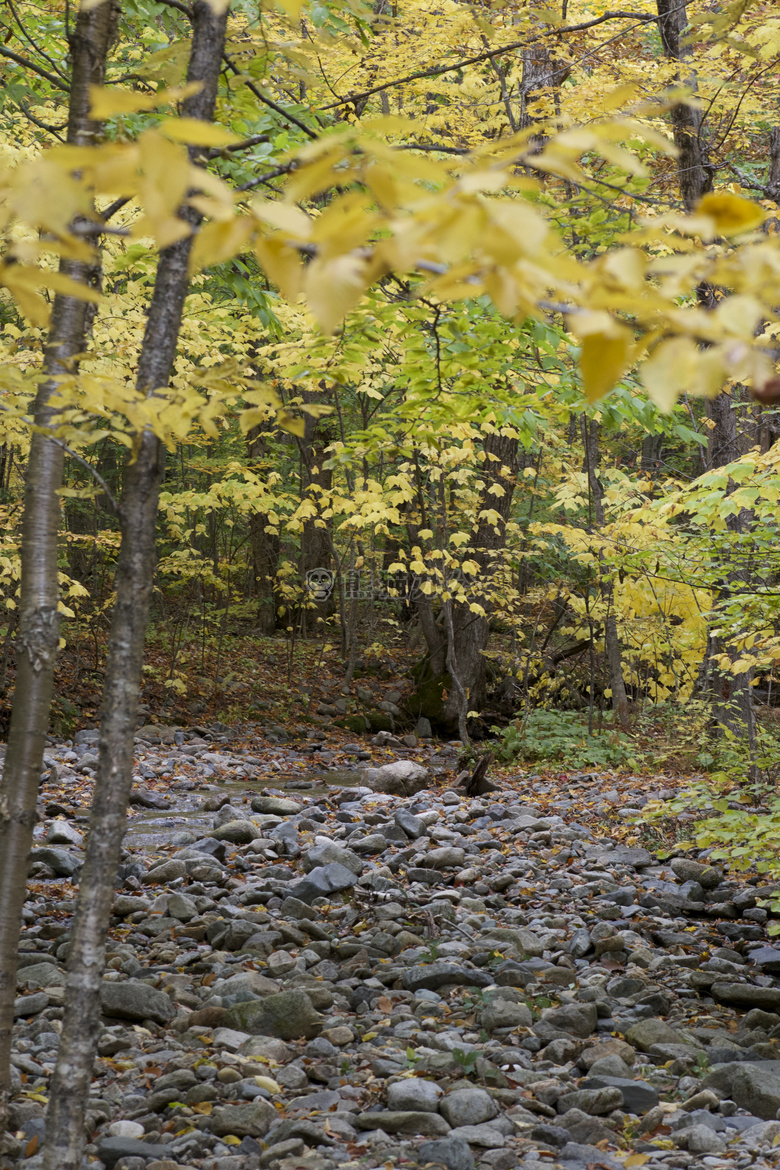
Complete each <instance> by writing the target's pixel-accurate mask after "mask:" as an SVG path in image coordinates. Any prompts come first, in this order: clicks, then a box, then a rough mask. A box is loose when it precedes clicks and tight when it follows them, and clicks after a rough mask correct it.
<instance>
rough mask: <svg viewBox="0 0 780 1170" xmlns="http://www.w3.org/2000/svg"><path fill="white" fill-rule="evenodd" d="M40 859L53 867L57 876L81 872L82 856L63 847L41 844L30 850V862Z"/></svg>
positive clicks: (70, 875)
mask: <svg viewBox="0 0 780 1170" xmlns="http://www.w3.org/2000/svg"><path fill="white" fill-rule="evenodd" d="M35 861H42V862H43V864H44V865H48V867H49V869H53V870H54V872H55V873H56V875H57V877H66V878H72V877H75V876H76V875H77V874H78V873H80V872H81V867H82V865H83V864H84V858H83V857H80V856H78V855H77V854H75V853H68V852H67V850H65V849H52V848H51V847H50V846H47V845H43V846H40V847H38V848H36V849H31V850H30V863H31V864H32V862H35Z"/></svg>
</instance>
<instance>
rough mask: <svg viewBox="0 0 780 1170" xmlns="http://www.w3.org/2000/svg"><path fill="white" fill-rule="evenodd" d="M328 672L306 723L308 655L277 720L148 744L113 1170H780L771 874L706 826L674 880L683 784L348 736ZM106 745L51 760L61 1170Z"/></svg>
mask: <svg viewBox="0 0 780 1170" xmlns="http://www.w3.org/2000/svg"><path fill="white" fill-rule="evenodd" d="M323 659H324V660H326V662H327V653H326V654H325V655H321V656H320V662H319V664H317V662H316V659H315V660H314V661H313V662H312V663H311V667H310V669H311V672H312V673H311V685H312V687H313V688H315V687H316V688H319V689H318V690H316V691H313V693H309V694H307V695H306V696H303V702H302V703H301V701H300V700H301V696H299V695H298V694H297V693H294V694H293V697H290V696H291V688H290V686H289V684H288V683H287V680H286V679H285V677H284V672H283V671H281V670H279V668H278V663H277V669H276V678H275V682H272V680H271V678H270V677H269V679H268V680H267V681H266V680H265V679H262V678H258V680H257V682H256V684H255V685H256V687H257V694H256V700H257V702H258V706H257V708H256V709H257V714H258V715H259V717H260V718H259V719H257V720H256V721H252V722H247V721H242V722H236V723H233V724H232V725H230V726H229V725H228V724H227V722H224V721H223V720H222V719H217V720H214V714H213V712H214V708H209V709H207V710H206V711H202V712H189V718H188V719H187V720H186V721H185V720H181V721H177V720H175V719H174V718H173V717H172V712H171V711H170V708H169V709H168V712H167V713H165V712H158V713H157V715H158V718H157V720H156V721H155V722H154V723H150V724H148V725H147V726H145V727H143V728H141V729H140V730H139V733H138V735H137V737H136V760H135V784H134V791H133V807H132V814H131V817H130V821H129V826H128V834H127V838H126V843H125V844H126V849H125V855H124V858H123V864H122V869H121V872H120V884H119V888H118V891H117V895H116V900H115V904H114V918H113V922H112V929H111V937H110V941H109V950H108V969H107V973H106V978H105V982H104V991H103V1011H104V1028H103V1033H102V1036H101V1040H100V1046H99V1053H100V1056H99V1059H98V1062H97V1066H96V1069H95V1078H94V1083H93V1094H92V1097H91V1099H90V1104H89V1114H88V1128H89V1138H90V1144H89V1146H88V1152H87V1157H88V1160H89V1164H91V1165H93V1166H94V1167H95V1170H98V1167H99V1166H100V1165H101V1164H102V1165H103V1166H105V1167H108V1168H109V1170H114V1168H116V1170H143V1168H147V1170H177V1168H180V1170H186V1168H195V1167H198V1168H207V1170H258V1168H259V1167H266V1166H268V1167H272V1168H274V1170H275V1168H277V1167H278V1168H279V1170H336V1167H339V1168H343V1167H346V1168H347V1170H362V1168H366V1170H369V1168H371V1167H375V1168H379V1167H384V1168H386V1170H390V1168H392V1167H395V1166H410V1167H414V1166H416V1165H421V1166H424V1165H432V1166H436V1167H441V1166H444V1167H447V1168H448V1170H471V1168H472V1167H479V1170H512V1168H513V1167H516V1166H518V1167H523V1168H524V1170H553V1168H558V1167H563V1168H564V1170H603V1168H609V1170H618V1168H619V1167H626V1170H632V1168H633V1167H638V1166H642V1165H645V1166H647V1167H648V1170H663V1168H665V1167H678V1166H679V1167H694V1168H696V1170H698V1168H699V1167H702V1168H703V1167H707V1168H709V1170H720V1168H721V1167H723V1168H725V1167H739V1168H742V1167H745V1168H747V1167H749V1166H758V1167H763V1166H769V1165H776V1164H777V1162H778V1160H779V1159H780V1149H778V1148H777V1146H776V1144H775V1143H777V1141H778V1137H780V1122H777V1121H775V1120H774V1118H775V1116H776V1113H777V1111H778V1109H779V1108H780V1043H778V1039H777V1037H780V979H779V978H776V976H777V975H778V974H780V951H778V950H775V949H774V948H773V947H771V946H769V945H767V938H766V924H767V911H766V910H765V909H763V908H762V907H761V906H758V905H757V901H759V900H760V899H761V895H762V892H764V891H762V890H761V888H760V887H759V886H758V879H750V880H745V879H744V878H739V877H734V876H733V875H730V874H728V873H725V872H723V871H721V870H719V869H718V868H717V867H715V866H712V865H710V864H709V863H708V860H707V858H700V857H699V856H698V854H696V853H690V852H684V851H683V850H682V849H681V848H680V847H679V846H675V844H674V838H675V833H674V830H672V831H671V833H670V834H669V836H668V839H667V840H666V842H665V844H666V846H667V849H666V851H665V853H666V856H665V859H664V860H660V859H659V858H658V856H657V855H656V854H655V853H654V852H651V851H649V850H648V849H647V848H645V847H644V846H645V845H654V844H659V843H661V842H659V841H657V840H656V841H651V840H650V839H648V838H647V836H646V835H643V834H645V833H646V830H644V829H643V828H642V827H641V825H639V824H638V823H637V816H638V812H639V808H640V806H641V804H642V802H643V801H645V800H646V799H647V798H649V797H652V796H656V795H670V794H671V793H673V792H674V791H675V790H676V788H677V787H678V785H679V784H680V783H681V779H680V777H679V776H677V775H676V774H675V773H674V772H673V771H669V772H667V771H662V770H661V767H660V766H659V767H657V768H656V769H652V768H650V767H646V768H642V769H641V770H638V771H634V772H630V771H628V770H626V769H624V770H622V771H615V770H609V769H603V768H599V769H593V768H588V769H587V770H586V769H581V770H579V771H578V770H576V769H575V768H572V767H565V766H563V765H559V766H549V765H548V766H545V767H542V766H540V765H537V766H535V767H528V766H519V765H516V764H511V763H507V764H505V765H502V766H501V767H497V768H494V769H493V770H492V771H491V772H490V777H491V779H492V780H493V781H494V782H495V783H496V785H497V788H496V790H495V791H492V792H490V793H488V794H487V795H485V796H484V797H481V798H475V799H470V798H468V797H466V796H465V795H464V793H463V790H462V789H460V788H456V787H455V786H454V779H455V776H456V773H457V772H458V770H459V757H460V746H459V745H458V744H457V743H440V742H436V741H425V740H421V741H416V742H414V743H411V741H408V742H404V741H401V740H398V739H396V738H395V737H393V736H388V735H387V734H386V733H385V734H380V735H379V736H376V737H373V739H370V738H368V737H362V738H356V737H355V736H349V734H348V733H346V732H344V731H343V730H342V729H339V728H337V727H335V726H334V723H333V720H332V718H331V717H330V716H317V714H316V707H317V705H318V703H319V702H320V701H323V700H325V699H328V698H330V699H332V698H333V697H334V695H335V694H338V693H339V692H338V689H337V687H336V684H337V682H338V672H337V670H336V663H335V659H334V660H333V663H334V665H333V669H332V670H331V669H330V667H327V665H326V667H323ZM262 661H263V663H264V664H265V663H267V662H268V655H267V653H266V654H264V656H263V660H262ZM263 669H265V665H264V666H263ZM246 673H247V671H246V669H245V670H244V674H246ZM383 675H384V677H382V676H383ZM225 677H226V676H225ZM323 680H326V683H327V685H328V686H330V687H331V690H330V691H328V690H327V689H326V686H325V684H324V683H323ZM396 680H397V673H396V674H395V675H394V673H393V669H392V666H391V665H388V664H387V663H385V664H383V665H381V666H379V668H378V674H377V675H374V676H372V678H371V680H370V681H369V682H367V683H366V685H367V686H369V687H373V688H375V690H376V692H377V694H376V696H375V698H378V695H379V694H380V693H382V692H383V688H384V691H386V690H387V689H389V688H391V687H393V686H394V684H395V682H396ZM163 681H164V680H163ZM228 681H229V680H228ZM302 681H303V682H304V685H305V675H302V676H301V678H299V680H298V684H297V690H298V691H300V690H301V689H302V688H301V682H302ZM157 685H159V680H158V681H154V686H155V687H156V686H157ZM193 685H197V684H195V683H193ZM242 685H243V684H242ZM272 685H273V686H276V687H278V694H279V695H280V701H281V703H282V704H283V706H282V708H281V711H280V707H279V706H278V705H277V704H276V701H275V699H276V694H277V692H276V691H274V692H272V691H271V689H270V688H271V686H272ZM361 685H362V680H361ZM285 688H286V690H285ZM334 688H335V689H334ZM169 689H170V688H169ZM261 696H262V697H261ZM151 697H153V694H152V696H151ZM189 701H190V702H193V701H201V700H192V699H191V698H190V699H189ZM146 702H147V707H148V706H149V699H148V698H147V700H146ZM262 703H269V707H268V708H266V709H264V708H263V707H261V706H260V705H259V704H262ZM242 707H243V703H242ZM285 712H288V713H289V716H288V717H285ZM218 713H219V714H220V715H222V716H225V717H227V716H228V715H229V714H230V711H229V710H225V709H224V708H220V709H219V712H218ZM84 715H86V712H84ZM195 718H198V719H199V720H200V722H199V724H198V725H194V719H195ZM84 721H87V722H88V721H89V718H88V716H86V719H85V720H84ZM177 722H180V723H181V726H179V727H177V726H174V725H175V724H176V723H177ZM274 729H276V730H274ZM95 741H96V732H95V731H93V730H89V729H84V728H82V729H81V731H79V732H78V733H77V734H76V735H75V737H74V738H73V739H69V740H65V739H62V738H57V737H53V738H52V740H51V742H50V744H49V747H48V750H47V756H46V761H45V762H46V769H47V772H46V774H45V777H44V781H43V783H42V788H41V795H40V807H39V813H40V821H39V824H38V825H37V827H36V838H37V840H36V852H35V853H34V855H33V858H34V860H33V868H32V876H31V885H30V893H29V898H28V901H27V904H26V907H25V929H24V935H23V940H22V946H21V954H20V968H19V998H18V1001H17V1017H18V1019H17V1031H16V1036H15V1050H14V1068H15V1070H16V1072H15V1076H16V1096H15V1099H14V1104H13V1109H12V1125H13V1134H14V1138H13V1142H14V1151H15V1152H14V1154H13V1159H12V1162H11V1165H13V1166H20V1167H22V1166H24V1167H29V1170H33V1168H34V1167H35V1165H36V1163H37V1161H38V1153H37V1151H38V1145H39V1142H40V1140H41V1138H42V1134H43V1115H44V1111H45V1102H46V1094H47V1089H48V1081H49V1077H50V1075H51V1072H52V1070H53V1066H54V1061H55V1059H56V1047H57V1043H58V1032H59V1029H60V1020H61V1017H62V1004H63V1000H64V996H65V987H64V984H65V975H64V963H65V960H66V957H67V947H68V942H67V939H68V930H69V924H70V920H71V916H72V912H73V908H74V904H75V903H74V899H75V896H76V892H77V888H76V884H75V883H76V882H77V880H78V873H79V868H80V864H81V858H82V856H83V833H84V831H85V828H86V821H87V817H88V807H89V801H90V795H91V785H92V780H93V776H94V768H95V763H96V753H95ZM383 769H384V770H383ZM388 769H389V771H388Z"/></svg>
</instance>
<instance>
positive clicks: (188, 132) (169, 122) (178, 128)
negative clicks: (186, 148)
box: [160, 118, 241, 146]
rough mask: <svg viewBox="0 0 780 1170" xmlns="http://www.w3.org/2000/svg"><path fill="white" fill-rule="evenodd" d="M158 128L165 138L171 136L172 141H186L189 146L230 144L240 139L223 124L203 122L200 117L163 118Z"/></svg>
mask: <svg viewBox="0 0 780 1170" xmlns="http://www.w3.org/2000/svg"><path fill="white" fill-rule="evenodd" d="M160 129H161V130H162V132H163V134H164V135H165V136H166V138H172V139H173V141H174V142H186V143H188V145H190V146H230V145H231V144H232V143H234V142H240V141H241V139H240V138H238V136H237V135H235V134H233V132H232V131H231V130H226V129H225V127H224V126H217V125H216V123H214V122H203V121H201V119H200V118H164V119H163V121H162V122H161V123H160Z"/></svg>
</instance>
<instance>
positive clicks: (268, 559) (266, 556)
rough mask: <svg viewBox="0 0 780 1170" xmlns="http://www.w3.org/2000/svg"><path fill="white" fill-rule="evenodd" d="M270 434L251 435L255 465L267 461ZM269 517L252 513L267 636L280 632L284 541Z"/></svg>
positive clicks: (256, 578)
mask: <svg viewBox="0 0 780 1170" xmlns="http://www.w3.org/2000/svg"><path fill="white" fill-rule="evenodd" d="M267 440H268V432H267V431H266V430H264V429H263V427H254V428H253V429H252V430H251V431H250V432H249V434H248V435H247V444H246V446H247V454H248V456H249V459H250V460H251V461H252V462H255V461H256V460H259V459H262V458H264V456H265V454H266V445H267ZM267 527H268V517H267V515H266V513H265V512H262V511H257V512H252V514H251V516H250V517H249V539H250V542H251V545H252V578H253V585H254V590H255V593H256V596H257V601H258V606H257V621H258V624H259V626H260V630H261V632H262V633H263V634H273V632H274V630H275V629H276V620H277V614H276V588H275V582H276V572H277V569H278V568H279V555H280V552H281V541H280V539H279V536H278V535H275V534H274V533H271V532H266V528H267Z"/></svg>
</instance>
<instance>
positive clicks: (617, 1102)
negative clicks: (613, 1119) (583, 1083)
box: [556, 1087, 623, 1117]
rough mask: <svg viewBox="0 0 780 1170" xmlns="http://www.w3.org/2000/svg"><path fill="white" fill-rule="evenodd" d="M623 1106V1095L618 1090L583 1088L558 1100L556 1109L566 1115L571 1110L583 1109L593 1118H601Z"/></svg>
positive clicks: (565, 1094)
mask: <svg viewBox="0 0 780 1170" xmlns="http://www.w3.org/2000/svg"><path fill="white" fill-rule="evenodd" d="M622 1105H623V1094H622V1093H621V1092H620V1089H616V1088H610V1087H605V1088H581V1089H575V1090H574V1091H573V1092H571V1093H564V1094H563V1095H562V1096H561V1097H559V1098H558V1101H557V1104H556V1107H557V1109H558V1112H559V1113H566V1112H568V1110H569V1109H581V1110H582V1112H583V1113H587V1114H588V1115H589V1116H591V1117H600V1116H601V1115H602V1114H605V1113H611V1112H612V1110H613V1109H620V1108H622Z"/></svg>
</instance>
